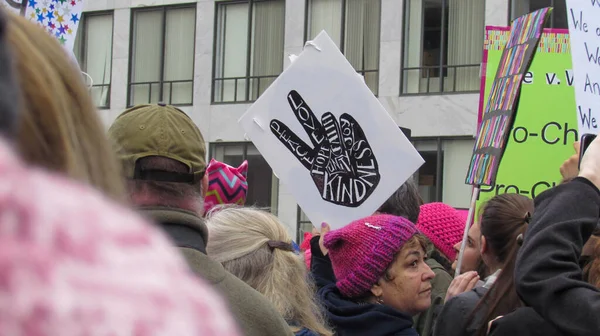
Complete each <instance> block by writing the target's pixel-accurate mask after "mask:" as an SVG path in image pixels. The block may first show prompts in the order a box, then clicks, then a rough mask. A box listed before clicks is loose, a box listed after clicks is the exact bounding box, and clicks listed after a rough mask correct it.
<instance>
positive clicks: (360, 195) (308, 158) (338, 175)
mask: <svg viewBox="0 0 600 336" xmlns="http://www.w3.org/2000/svg"><path fill="white" fill-rule="evenodd" d="M287 98H288V102H289V104H290V107H291V108H292V111H293V112H294V115H295V116H296V118H297V119H298V121H299V122H300V124H301V125H302V127H303V128H304V130H305V131H306V132H307V133H308V135H309V138H310V140H311V142H312V147H311V146H309V145H307V144H306V143H305V142H304V141H302V140H301V139H300V138H299V137H298V136H297V135H296V134H295V133H294V132H292V131H291V130H290V128H289V127H287V126H286V125H285V124H284V123H282V122H281V121H279V120H277V119H273V120H271V125H270V126H271V131H272V132H273V134H275V136H276V137H277V138H278V139H279V141H281V143H283V145H284V146H286V148H287V149H288V150H289V151H290V152H292V154H293V155H294V156H295V157H296V159H298V161H300V163H302V165H304V167H306V169H308V171H309V172H310V175H311V177H312V179H313V182H314V183H315V186H316V187H317V189H318V190H319V193H320V194H321V198H323V199H324V200H325V201H328V202H331V203H334V204H337V205H343V206H347V207H352V208H355V207H358V206H360V205H361V204H362V203H363V202H364V201H365V200H367V199H368V198H369V196H370V195H371V194H372V193H373V191H374V190H375V188H376V187H377V185H378V184H379V180H380V178H381V176H380V175H379V168H378V165H377V159H376V158H375V155H374V153H373V150H372V149H371V146H370V145H369V143H368V142H367V138H366V136H365V134H364V132H363V130H362V128H361V127H360V125H359V124H358V123H357V122H356V120H354V118H352V116H350V115H349V114H347V113H344V114H342V115H341V116H340V120H339V122H338V121H337V120H336V118H335V116H334V115H333V114H332V113H331V112H326V113H324V114H323V116H322V117H321V122H319V121H318V120H317V117H316V116H315V115H314V113H313V112H312V110H311V109H310V107H308V105H307V104H306V102H305V101H304V100H303V99H302V97H301V96H300V94H299V93H298V92H296V91H295V90H292V91H290V93H289V94H288V97H287Z"/></svg>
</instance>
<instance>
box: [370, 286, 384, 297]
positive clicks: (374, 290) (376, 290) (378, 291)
mask: <svg viewBox="0 0 600 336" xmlns="http://www.w3.org/2000/svg"><path fill="white" fill-rule="evenodd" d="M371 294H373V296H374V297H376V298H379V297H381V296H382V295H383V288H382V287H381V285H380V284H379V282H377V283H376V284H374V285H373V286H372V287H371Z"/></svg>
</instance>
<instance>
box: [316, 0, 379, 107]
mask: <svg viewBox="0 0 600 336" xmlns="http://www.w3.org/2000/svg"><path fill="white" fill-rule="evenodd" d="M307 13H308V20H307V27H306V36H307V38H308V39H310V40H312V39H313V38H315V37H316V36H317V35H318V34H319V33H320V32H321V31H322V30H325V31H326V32H327V34H328V35H329V36H330V37H331V38H332V39H333V41H334V42H335V43H336V44H337V46H338V47H339V48H340V50H341V51H342V52H343V53H344V55H345V56H346V58H347V59H348V61H349V62H350V64H352V66H353V67H354V69H356V71H357V72H358V73H360V74H361V75H363V77H364V78H365V83H366V84H367V86H369V88H370V89H371V91H373V93H374V94H375V95H377V93H378V90H379V35H380V26H381V25H380V22H381V1H380V0H309V1H308V3H307Z"/></svg>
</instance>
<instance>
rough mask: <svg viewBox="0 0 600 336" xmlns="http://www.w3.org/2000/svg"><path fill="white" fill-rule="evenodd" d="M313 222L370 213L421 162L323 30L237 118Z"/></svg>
mask: <svg viewBox="0 0 600 336" xmlns="http://www.w3.org/2000/svg"><path fill="white" fill-rule="evenodd" d="M240 124H241V126H242V127H243V128H244V130H245V131H246V134H247V135H248V137H249V138H250V139H251V140H252V142H253V143H254V145H255V146H256V148H258V150H259V151H260V152H261V154H262V155H263V157H264V158H265V160H266V161H267V162H268V163H269V165H270V166H271V168H273V171H274V173H275V175H277V176H278V177H279V179H280V181H281V183H282V184H283V185H285V187H286V189H287V190H289V191H290V192H291V193H292V194H293V195H294V197H295V198H296V201H297V203H298V204H299V205H300V207H301V208H302V210H303V211H304V213H305V214H306V215H307V216H308V218H309V219H310V220H311V222H312V223H322V222H327V223H329V224H330V225H331V227H332V228H340V227H342V226H344V225H346V224H349V223H350V222H351V221H353V220H356V219H359V218H363V217H366V216H369V215H371V214H373V212H375V211H376V210H377V209H378V208H379V207H380V206H381V205H382V204H383V203H384V202H385V201H386V200H387V199H388V197H389V196H390V195H392V193H393V192H394V191H396V190H397V189H398V188H399V187H400V186H401V185H402V184H403V183H404V182H405V181H406V180H407V179H408V178H409V177H410V176H411V175H412V174H413V173H414V172H415V171H416V170H417V169H418V168H419V167H420V166H421V164H423V159H422V158H421V156H420V155H419V154H418V152H417V151H416V150H415V148H414V147H413V146H412V145H411V144H410V142H409V141H408V139H407V138H406V137H405V136H404V134H403V133H402V131H401V130H400V129H399V128H398V126H397V125H396V123H395V122H394V120H393V119H392V118H391V117H390V116H389V114H388V113H387V112H386V111H385V109H384V108H383V106H382V105H381V103H380V102H379V100H378V99H377V98H376V97H375V96H374V95H373V93H372V92H371V90H370V89H369V88H368V87H367V85H366V84H365V82H364V80H363V79H362V78H361V77H360V75H358V74H357V73H356V71H355V70H354V68H353V67H352V65H350V63H349V62H348V61H347V60H346V58H345V57H344V55H342V53H341V52H340V50H339V49H338V47H337V46H336V45H335V43H334V42H333V41H332V40H331V38H329V36H328V35H327V34H326V33H325V32H321V33H320V34H319V35H318V36H317V37H316V38H315V40H314V41H312V42H311V43H310V44H309V45H307V47H306V48H305V49H304V51H303V52H302V53H301V54H300V55H299V56H298V57H297V58H296V59H295V60H294V61H293V62H292V64H291V65H290V66H289V67H288V68H287V69H286V70H285V71H284V72H283V73H282V74H281V75H280V76H279V77H278V78H277V80H275V82H273V84H271V86H270V87H269V88H268V89H267V90H266V91H265V92H264V93H263V94H262V95H261V96H260V98H259V99H258V100H257V101H256V103H254V105H252V107H250V109H249V110H248V111H247V112H246V114H244V116H242V118H241V119H240Z"/></svg>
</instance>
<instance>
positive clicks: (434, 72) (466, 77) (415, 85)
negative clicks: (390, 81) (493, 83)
mask: <svg viewBox="0 0 600 336" xmlns="http://www.w3.org/2000/svg"><path fill="white" fill-rule="evenodd" d="M440 74H441V76H440ZM480 81H481V75H480V64H465V65H444V66H439V65H434V66H422V67H412V68H403V69H402V82H401V88H400V92H401V94H423V93H436V94H440V93H456V92H479V86H480Z"/></svg>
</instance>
